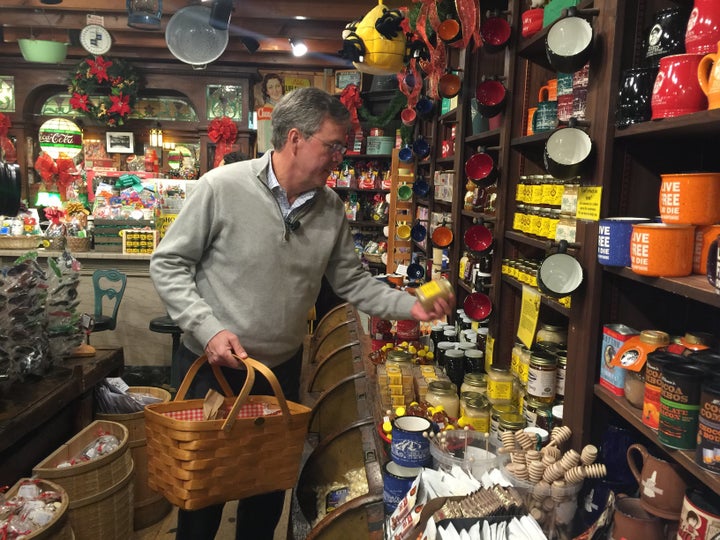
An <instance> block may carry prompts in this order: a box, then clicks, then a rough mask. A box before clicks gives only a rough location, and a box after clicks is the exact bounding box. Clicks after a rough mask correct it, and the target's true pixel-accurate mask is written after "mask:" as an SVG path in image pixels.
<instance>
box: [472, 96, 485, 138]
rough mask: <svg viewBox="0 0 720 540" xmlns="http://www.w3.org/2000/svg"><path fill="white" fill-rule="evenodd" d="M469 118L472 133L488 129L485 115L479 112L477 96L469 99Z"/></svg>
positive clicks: (476, 133) (475, 133)
mask: <svg viewBox="0 0 720 540" xmlns="http://www.w3.org/2000/svg"><path fill="white" fill-rule="evenodd" d="M470 119H471V120H472V134H473V135H478V134H480V133H484V132H486V131H487V130H488V129H490V125H489V123H488V119H487V117H485V116H483V115H482V114H480V108H479V107H478V100H477V98H471V99H470Z"/></svg>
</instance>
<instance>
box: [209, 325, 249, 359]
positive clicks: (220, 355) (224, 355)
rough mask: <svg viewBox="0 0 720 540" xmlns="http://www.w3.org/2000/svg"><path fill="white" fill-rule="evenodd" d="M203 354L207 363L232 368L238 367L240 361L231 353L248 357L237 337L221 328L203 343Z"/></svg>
mask: <svg viewBox="0 0 720 540" xmlns="http://www.w3.org/2000/svg"><path fill="white" fill-rule="evenodd" d="M205 354H206V355H207V358H208V363H210V364H212V365H217V366H227V367H231V368H234V369H237V368H238V367H240V362H238V361H237V360H236V359H235V358H234V357H233V354H236V355H238V356H239V357H240V358H247V357H248V354H247V353H246V352H245V349H243V347H242V345H240V340H239V339H238V337H237V336H236V335H235V334H233V333H232V332H230V331H229V330H221V331H220V332H218V333H217V334H215V335H214V336H213V337H212V339H210V341H208V342H207V345H205Z"/></svg>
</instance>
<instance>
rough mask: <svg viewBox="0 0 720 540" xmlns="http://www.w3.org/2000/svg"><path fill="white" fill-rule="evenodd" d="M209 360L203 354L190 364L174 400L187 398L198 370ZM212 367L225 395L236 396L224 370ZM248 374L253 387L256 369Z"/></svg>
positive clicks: (211, 365)
mask: <svg viewBox="0 0 720 540" xmlns="http://www.w3.org/2000/svg"><path fill="white" fill-rule="evenodd" d="M207 361H208V359H207V355H206V354H203V355H202V356H200V357H199V358H198V359H197V360H195V361H194V362H193V364H192V365H191V366H190V369H188V372H187V373H186V374H185V377H184V378H183V381H182V383H180V388H178V391H177V394H175V399H174V401H181V400H183V399H185V394H187V391H188V390H189V389H190V385H191V384H192V382H193V380H194V379H195V375H197V372H198V371H199V370H200V368H201V367H202V365H203V364H204V363H205V362H207ZM210 368H211V369H212V371H213V374H214V375H215V379H217V382H219V383H220V388H222V391H223V393H224V394H225V397H233V396H235V392H233V390H232V388H231V387H230V384H229V383H228V382H227V379H226V378H225V375H223V372H222V370H221V369H220V368H219V367H218V366H216V365H214V364H210ZM247 376H248V378H249V379H250V388H252V385H253V384H254V383H255V371H253V372H252V373H251V372H250V370H248V374H247Z"/></svg>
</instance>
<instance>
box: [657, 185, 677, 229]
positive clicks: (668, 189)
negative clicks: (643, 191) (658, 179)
mask: <svg viewBox="0 0 720 540" xmlns="http://www.w3.org/2000/svg"><path fill="white" fill-rule="evenodd" d="M660 215H662V216H663V221H665V222H667V221H677V220H678V219H680V217H679V216H680V182H672V181H668V180H663V182H662V185H661V186H660Z"/></svg>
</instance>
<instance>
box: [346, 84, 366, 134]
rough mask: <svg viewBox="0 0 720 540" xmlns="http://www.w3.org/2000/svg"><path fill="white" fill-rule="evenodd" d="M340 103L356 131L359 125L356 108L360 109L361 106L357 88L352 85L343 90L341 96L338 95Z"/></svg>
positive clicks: (361, 102)
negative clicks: (347, 112)
mask: <svg viewBox="0 0 720 540" xmlns="http://www.w3.org/2000/svg"><path fill="white" fill-rule="evenodd" d="M340 103H342V104H343V105H344V106H345V108H346V109H347V110H348V111H350V121H351V122H352V125H353V128H355V130H357V127H358V126H359V125H360V120H359V118H358V108H360V107H362V104H363V101H362V98H361V97H360V92H359V91H358V87H357V86H356V85H354V84H348V85H347V86H346V87H345V88H343V91H342V94H340Z"/></svg>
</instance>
